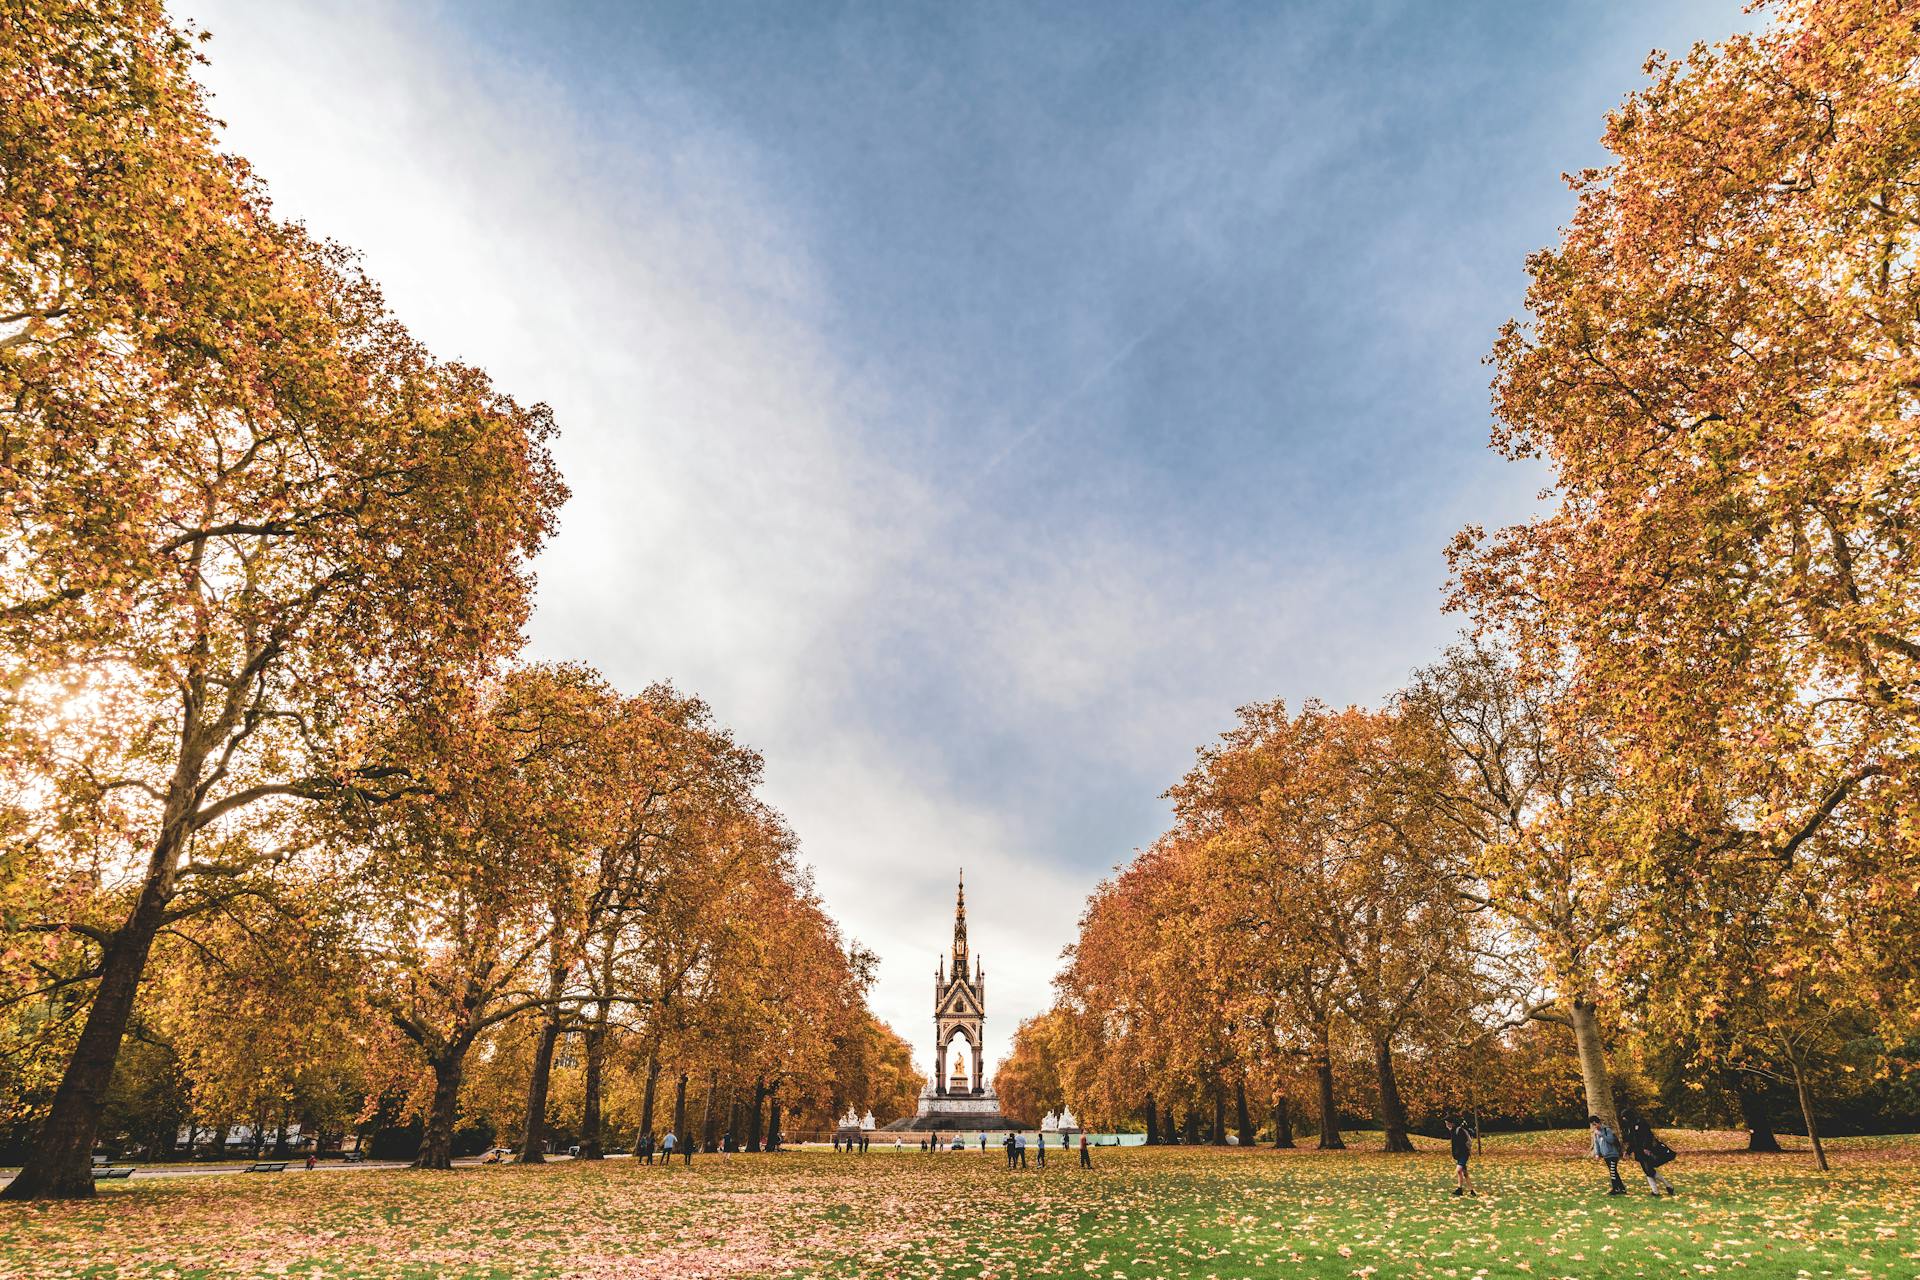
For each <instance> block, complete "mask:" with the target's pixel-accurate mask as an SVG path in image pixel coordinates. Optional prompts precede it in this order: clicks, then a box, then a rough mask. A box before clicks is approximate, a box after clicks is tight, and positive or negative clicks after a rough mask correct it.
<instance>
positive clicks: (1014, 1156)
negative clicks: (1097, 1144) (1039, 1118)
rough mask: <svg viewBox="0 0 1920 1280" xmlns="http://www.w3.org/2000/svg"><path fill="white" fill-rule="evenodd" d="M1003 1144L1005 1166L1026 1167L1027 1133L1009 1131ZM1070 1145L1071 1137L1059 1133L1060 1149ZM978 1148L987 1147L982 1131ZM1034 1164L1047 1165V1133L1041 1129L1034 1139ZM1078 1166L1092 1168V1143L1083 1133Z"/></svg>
mask: <svg viewBox="0 0 1920 1280" xmlns="http://www.w3.org/2000/svg"><path fill="white" fill-rule="evenodd" d="M1004 1145H1005V1146H1006V1149H1007V1168H1009V1169H1024V1168H1026V1167H1027V1135H1026V1134H1024V1133H1018V1132H1015V1133H1009V1134H1008V1135H1007V1136H1006V1140H1005V1143H1004ZM1072 1145H1073V1139H1072V1138H1070V1137H1068V1136H1067V1135H1066V1134H1061V1135H1060V1148H1061V1150H1063V1151H1064V1150H1065V1149H1067V1148H1068V1147H1070V1146H1072ZM980 1149H981V1150H982V1151H985V1150H986V1149H987V1135H986V1134H984V1133H983V1134H981V1135H980ZM1034 1165H1035V1167H1037V1168H1041V1169H1044V1168H1046V1167H1047V1135H1046V1131H1045V1130H1042V1131H1041V1132H1040V1135H1039V1137H1037V1138H1036V1139H1035V1140H1034ZM1080 1167H1081V1168H1082V1169H1091V1168H1093V1147H1092V1144H1091V1143H1090V1142H1089V1141H1088V1140H1087V1135H1086V1134H1084V1133H1083V1134H1081V1135H1080Z"/></svg>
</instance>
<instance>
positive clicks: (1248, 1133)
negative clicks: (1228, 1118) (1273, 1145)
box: [1233, 1077, 1259, 1147]
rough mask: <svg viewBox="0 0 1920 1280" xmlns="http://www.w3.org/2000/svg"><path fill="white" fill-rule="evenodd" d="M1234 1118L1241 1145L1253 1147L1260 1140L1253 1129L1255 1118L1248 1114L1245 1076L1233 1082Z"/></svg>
mask: <svg viewBox="0 0 1920 1280" xmlns="http://www.w3.org/2000/svg"><path fill="white" fill-rule="evenodd" d="M1233 1112H1234V1115H1233V1118H1234V1121H1235V1127H1236V1128H1238V1129H1239V1130H1240V1145H1241V1146H1243V1147H1251V1146H1252V1145H1253V1144H1254V1143H1255V1142H1258V1141H1259V1137H1258V1135H1256V1134H1255V1133H1254V1131H1253V1119H1252V1117H1250V1116H1249V1115H1248V1114H1247V1082H1246V1079H1245V1078H1244V1077H1243V1078H1241V1079H1239V1080H1235V1081H1234V1082H1233Z"/></svg>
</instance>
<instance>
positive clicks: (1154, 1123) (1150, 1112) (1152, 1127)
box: [1146, 1093, 1160, 1147]
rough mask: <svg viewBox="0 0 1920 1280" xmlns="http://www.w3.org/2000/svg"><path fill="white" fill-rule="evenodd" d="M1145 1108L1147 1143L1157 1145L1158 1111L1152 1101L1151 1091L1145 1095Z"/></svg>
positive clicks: (1158, 1139) (1158, 1137) (1152, 1145)
mask: <svg viewBox="0 0 1920 1280" xmlns="http://www.w3.org/2000/svg"><path fill="white" fill-rule="evenodd" d="M1146 1109H1147V1145H1148V1146H1150V1147H1157V1146H1159V1145H1160V1112H1159V1109H1158V1107H1157V1106H1156V1105H1155V1103H1154V1101H1153V1095H1152V1094H1151V1093H1149V1094H1148V1095H1147V1108H1146Z"/></svg>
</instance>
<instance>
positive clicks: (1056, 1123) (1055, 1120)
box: [1040, 1111, 1060, 1133]
mask: <svg viewBox="0 0 1920 1280" xmlns="http://www.w3.org/2000/svg"><path fill="white" fill-rule="evenodd" d="M1040 1132H1042V1133H1058V1132H1060V1117H1059V1116H1056V1115H1055V1114H1053V1112H1051V1111H1049V1112H1047V1114H1046V1116H1045V1117H1044V1118H1043V1119H1042V1120H1041V1121H1040Z"/></svg>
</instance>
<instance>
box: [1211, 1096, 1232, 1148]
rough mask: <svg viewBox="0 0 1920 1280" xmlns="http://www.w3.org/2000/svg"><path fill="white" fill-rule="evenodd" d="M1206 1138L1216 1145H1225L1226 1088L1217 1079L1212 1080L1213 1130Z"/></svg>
mask: <svg viewBox="0 0 1920 1280" xmlns="http://www.w3.org/2000/svg"><path fill="white" fill-rule="evenodd" d="M1207 1140H1208V1141H1209V1142H1211V1143H1212V1144H1213V1145H1214V1146H1216V1147H1224V1146H1226V1145H1227V1090H1226V1087H1225V1086H1224V1085H1222V1084H1221V1083H1220V1082H1219V1081H1218V1080H1215V1081H1214V1082H1213V1132H1212V1133H1210V1134H1208V1135H1207Z"/></svg>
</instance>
